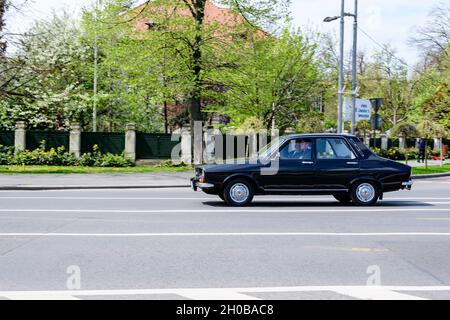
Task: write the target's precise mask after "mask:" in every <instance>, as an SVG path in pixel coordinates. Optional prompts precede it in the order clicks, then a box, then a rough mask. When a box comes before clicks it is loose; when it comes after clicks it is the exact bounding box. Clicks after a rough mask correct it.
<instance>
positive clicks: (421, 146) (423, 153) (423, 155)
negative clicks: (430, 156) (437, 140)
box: [417, 138, 426, 163]
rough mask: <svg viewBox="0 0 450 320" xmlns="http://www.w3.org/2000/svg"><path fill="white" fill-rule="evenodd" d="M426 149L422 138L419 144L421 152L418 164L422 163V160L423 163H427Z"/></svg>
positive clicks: (418, 147)
mask: <svg viewBox="0 0 450 320" xmlns="http://www.w3.org/2000/svg"><path fill="white" fill-rule="evenodd" d="M425 148H426V143H425V139H424V138H420V139H419V143H418V144H417V149H418V151H419V153H418V157H417V162H419V163H420V159H422V162H425Z"/></svg>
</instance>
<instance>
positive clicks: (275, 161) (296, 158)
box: [191, 134, 412, 206]
mask: <svg viewBox="0 0 450 320" xmlns="http://www.w3.org/2000/svg"><path fill="white" fill-rule="evenodd" d="M195 171H196V172H195V173H196V175H195V177H194V178H192V179H191V186H192V188H193V189H194V190H195V191H197V190H198V189H200V190H202V191H203V192H205V193H207V194H213V195H218V196H219V197H220V198H221V199H222V200H224V201H225V202H226V203H228V204H229V205H231V206H245V205H248V204H249V203H250V202H251V201H252V200H253V197H254V196H255V195H274V194H276V195H332V196H334V198H336V200H338V201H340V202H342V203H353V204H355V205H360V206H370V205H374V204H375V203H377V201H378V200H379V199H380V200H382V199H383V194H384V193H386V192H392V191H397V190H403V189H408V190H410V189H411V186H412V181H411V167H409V166H407V165H404V164H401V163H398V162H395V161H392V160H388V159H385V158H381V157H379V156H378V155H376V154H374V153H372V152H371V151H370V150H369V149H368V148H367V147H366V146H365V145H364V144H363V143H362V142H361V141H360V140H359V139H358V138H357V137H356V136H353V135H343V134H303V135H291V136H284V137H281V138H277V139H274V141H272V142H271V143H270V144H269V145H267V146H266V147H265V148H264V149H263V150H261V151H260V152H259V154H258V155H257V156H255V157H254V158H251V159H248V160H246V161H244V162H237V163H233V164H229V163H226V164H214V165H205V166H200V167H197V168H196V169H195Z"/></svg>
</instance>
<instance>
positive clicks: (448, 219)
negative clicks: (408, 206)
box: [416, 218, 450, 221]
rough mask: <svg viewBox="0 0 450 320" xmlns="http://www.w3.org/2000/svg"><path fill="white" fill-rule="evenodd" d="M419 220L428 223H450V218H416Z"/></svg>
mask: <svg viewBox="0 0 450 320" xmlns="http://www.w3.org/2000/svg"><path fill="white" fill-rule="evenodd" d="M416 219H417V220H428V221H450V218H416Z"/></svg>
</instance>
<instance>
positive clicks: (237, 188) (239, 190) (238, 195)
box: [230, 183, 250, 203]
mask: <svg viewBox="0 0 450 320" xmlns="http://www.w3.org/2000/svg"><path fill="white" fill-rule="evenodd" d="M249 194H250V191H249V190H248V188H247V186H246V185H245V184H243V183H236V184H235V185H233V186H232V187H231V189H230V197H231V199H232V200H233V201H234V202H237V203H243V202H245V201H246V200H247V199H248V196H249Z"/></svg>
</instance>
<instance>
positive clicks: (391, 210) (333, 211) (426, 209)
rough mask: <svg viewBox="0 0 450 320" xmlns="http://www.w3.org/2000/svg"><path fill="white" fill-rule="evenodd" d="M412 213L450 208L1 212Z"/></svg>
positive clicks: (445, 210)
mask: <svg viewBox="0 0 450 320" xmlns="http://www.w3.org/2000/svg"><path fill="white" fill-rule="evenodd" d="M412 211H426V212H431V211H443V212H450V208H428V207H426V208H407V207H405V208H389V207H382V206H379V207H373V208H358V209H356V208H354V207H352V209H350V207H349V208H347V209H337V208H329V209H280V208H273V209H235V208H226V209H159V210H158V209H156V210H117V209H0V212H23V213H26V212H36V213H41V212H44V213H147V214H158V213H208V214H211V213H228V214H230V213H313V212H322V213H325V212H332V213H337V212H343V213H350V212H358V213H367V212H381V213H384V212H412Z"/></svg>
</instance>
